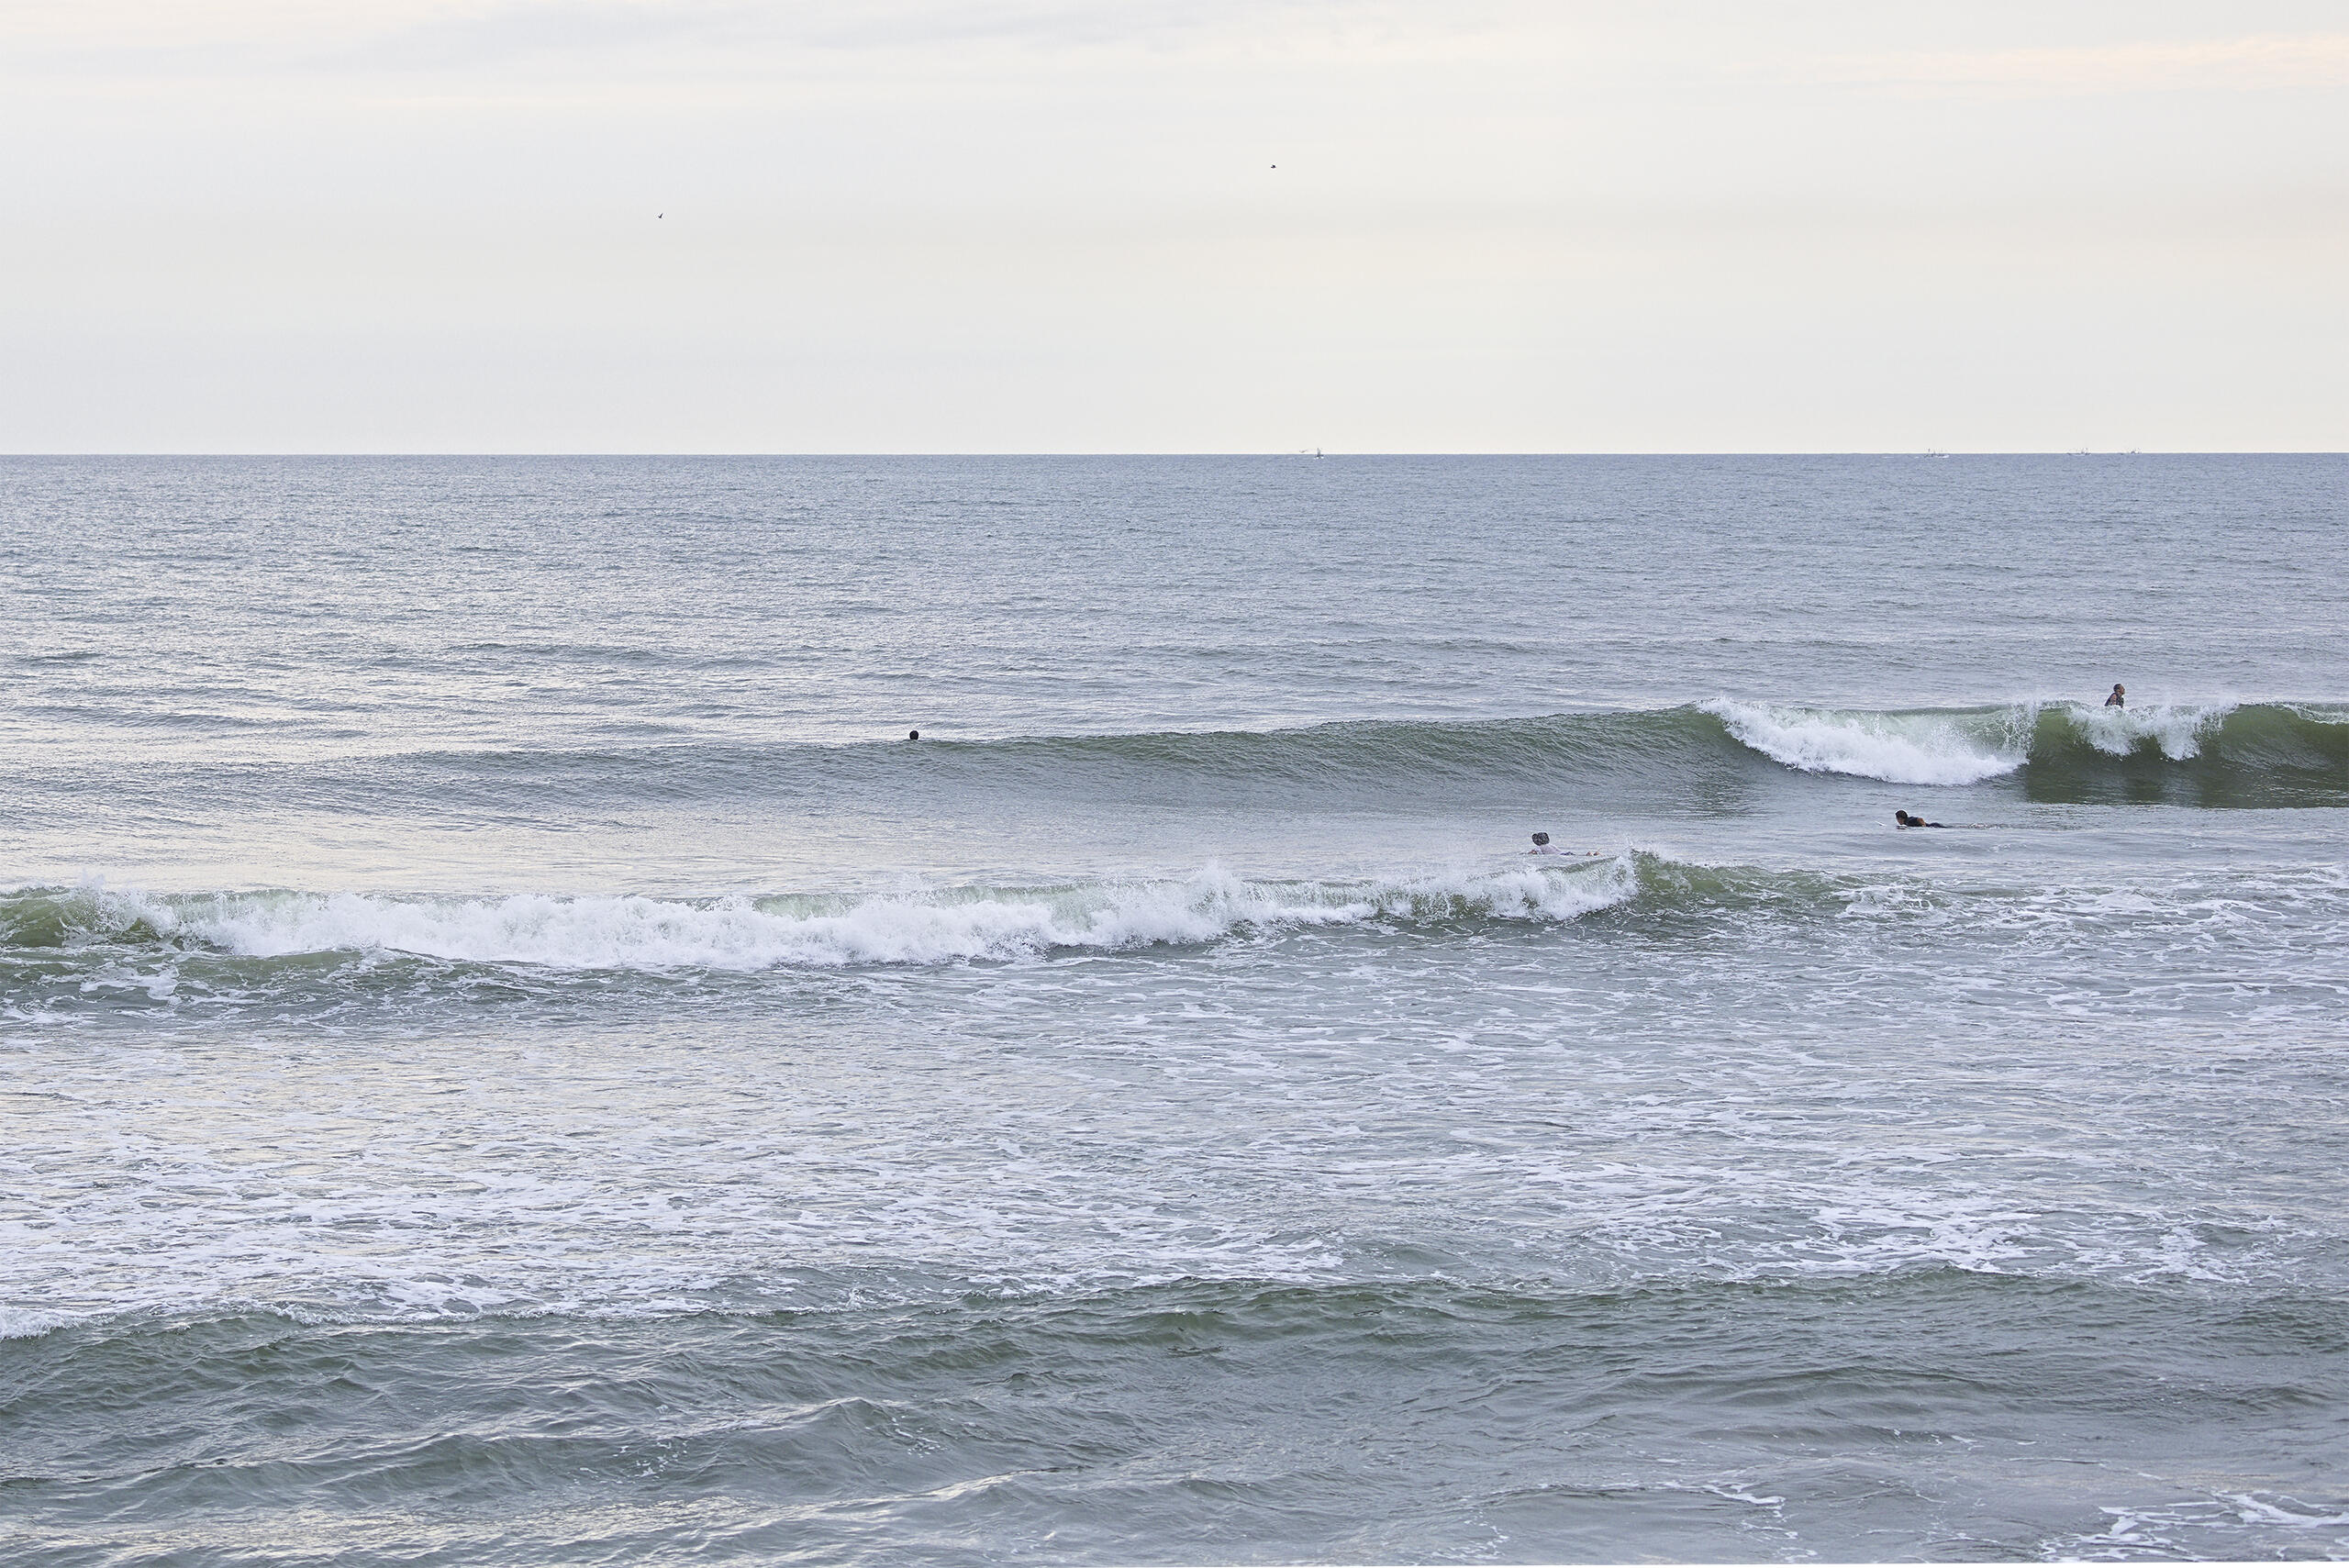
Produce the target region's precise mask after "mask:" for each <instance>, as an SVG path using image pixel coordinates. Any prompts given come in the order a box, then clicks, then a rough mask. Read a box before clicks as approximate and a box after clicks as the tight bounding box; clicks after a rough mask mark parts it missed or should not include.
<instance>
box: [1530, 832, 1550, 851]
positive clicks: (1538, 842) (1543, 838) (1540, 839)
mask: <svg viewBox="0 0 2349 1568" xmlns="http://www.w3.org/2000/svg"><path fill="white" fill-rule="evenodd" d="M1549 842H1550V835H1549V834H1547V833H1536V834H1534V835H1533V847H1534V848H1535V849H1537V850H1539V849H1542V848H1543V847H1544V846H1546V845H1547V844H1548V843H1549Z"/></svg>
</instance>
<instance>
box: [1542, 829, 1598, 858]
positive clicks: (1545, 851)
mask: <svg viewBox="0 0 2349 1568" xmlns="http://www.w3.org/2000/svg"><path fill="white" fill-rule="evenodd" d="M1525 852H1526V853H1527V854H1529V855H1571V854H1573V853H1574V852H1575V851H1572V850H1562V849H1560V848H1559V847H1558V846H1557V845H1555V844H1553V843H1552V842H1550V835H1549V834H1547V833H1536V834H1534V835H1533V847H1532V848H1531V849H1530V850H1528V851H1525ZM1582 852H1583V853H1584V854H1586V855H1595V854H1597V853H1598V851H1597V850H1585V851H1582Z"/></svg>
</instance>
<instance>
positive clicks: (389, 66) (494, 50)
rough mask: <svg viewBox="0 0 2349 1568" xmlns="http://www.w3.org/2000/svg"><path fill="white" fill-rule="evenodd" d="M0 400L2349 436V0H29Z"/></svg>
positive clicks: (360, 436) (1401, 444)
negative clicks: (1647, 1) (1669, 0)
mask: <svg viewBox="0 0 2349 1568" xmlns="http://www.w3.org/2000/svg"><path fill="white" fill-rule="evenodd" d="M0 137H4V138H5V142H0V145H5V146H6V148H7V149H8V154H7V156H6V159H4V160H0V213H5V217H0V238H5V244H0V450H16V451H58V450H65V451H125V450H130V451H139V450H148V451H320V450H324V451H332V450H343V451H415V450H423V451H1264V450H1292V449H1297V448H1303V447H1311V446H1320V447H1324V448H1326V449H1329V450H1332V451H1363V450H1390V451H1392V450H1404V451H1494V450H1500V451H1653V450H1677V451H1688V450H1739V451H1751V450H1922V449H1926V448H1942V449H1947V450H2070V449H2074V448H2079V447H2090V448H2095V449H2098V450H2109V449H2114V448H2121V449H2126V448H2142V449H2144V450H2165V449H2167V450H2176V449H2188V450H2213V449H2243V450H2278V449H2280V450H2310V449H2318V450H2340V449H2342V448H2343V447H2349V7H2344V6H2343V4H2342V3H2341V0H2326V3H2323V4H2290V3H2267V0H2233V3H2231V4H2225V5H2217V4H2191V5H2188V4H2170V3H2164V0H2132V3H2130V4H2091V3H2079V4H2064V3H2062V0H2035V3H2032V4H2001V3H1984V0H1970V3H1967V4H1962V5H1937V6H1927V5H1921V4H1919V5H1886V4H1884V3H1882V0H1867V3H1864V4H1862V3H1854V4H1785V5H1765V4H1752V3H1733V4H1732V3H1723V4H1651V5H1634V4H1591V5H1584V4H1575V3H1573V0H1554V3H1551V4H1519V3H1515V0H1447V3H1444V4H1417V3H1413V4H1401V3H1389V0H1290V3H1282V0H1250V3H1247V4H1240V3H1236V0H1233V3H1228V0H1181V3H1176V0H1095V3H1089V4H1083V3H1077V0H965V3H963V4H945V3H940V0H859V3H855V4H850V3H845V0H807V3H799V4H775V3H766V4H754V3H748V0H742V3H737V0H674V3H654V0H339V3H331V0H303V3H298V4H297V3H295V0H214V3H203V0H70V3H60V0H8V3H7V4H6V6H0Z"/></svg>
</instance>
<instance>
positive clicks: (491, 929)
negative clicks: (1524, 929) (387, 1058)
mask: <svg viewBox="0 0 2349 1568" xmlns="http://www.w3.org/2000/svg"><path fill="white" fill-rule="evenodd" d="M1638 886H1639V877H1638V872H1637V868H1636V865H1635V863H1634V862H1633V860H1632V859H1631V857H1628V856H1625V857H1619V858H1617V859H1614V860H1610V861H1590V862H1583V863H1581V864H1577V865H1573V866H1539V867H1534V866H1529V867H1526V868H1523V869H1521V870H1512V871H1507V872H1501V873H1487V874H1454V875H1449V876H1430V877H1423V878H1417V879H1408V880H1398V881H1392V882H1364V883H1272V882H1251V881H1246V880H1243V879H1241V878H1239V877H1236V876H1232V875H1230V873H1226V872H1223V871H1220V870H1217V869H1212V868H1211V869H1209V870H1207V871H1204V872H1201V873H1198V874H1197V875H1195V876H1192V877H1189V878H1186V879H1184V880H1181V881H1163V882H1141V883H1127V884H1090V885H1073V886H1061V887H1036V888H985V887H979V888H957V889H948V890H942V891H925V892H919V893H910V894H903V895H886V896H875V897H867V898H844V897H833V898H825V897H812V896H798V897H770V898H750V897H742V896H730V897H725V898H717V899H708V900H686V899H663V898H652V897H646V896H641V895H579V896H556V895H542V894H518V895H510V896H507V897H495V898H450V897H395V896H385V895H370V894H357V893H343V894H317V893H288V892H271V893H215V894H196V895H176V896H169V895H150V894H143V893H134V892H120V891H113V890H105V889H95V890H94V889H84V890H79V891H77V892H74V893H70V894H46V895H17V897H15V898H12V899H10V900H9V901H8V902H9V904H10V905H12V906H14V907H12V908H10V909H9V910H8V911H7V914H8V917H9V918H8V919H7V929H8V933H9V938H10V945H12V946H17V947H26V946H61V945H69V944H71V943H72V942H75V941H79V940H94V939H95V940H113V941H131V942H142V941H161V942H164V943H168V944H170V945H173V946H175V947H180V948H183V949H185V948H197V949H203V950H209V951H215V952H219V953H226V954H232V955H235V956H239V957H246V958H285V957H290V956H295V955H299V954H307V953H331V952H378V951H380V952H392V953H402V954H408V955H413V956H417V957H424V958H436V959H445V960H451V961H454V962H478V963H510V964H528V965H534V966H541V967H546V968H554V969H571V970H597V969H634V970H683V969H706V970H737V971H743V970H763V969H776V968H800V967H806V968H841V967H847V966H852V965H863V964H911V965H921V964H939V963H950V962H958V961H969V960H980V961H997V962H1002V961H1010V960H1016V959H1022V958H1033V957H1038V956H1041V955H1044V954H1047V953H1052V952H1058V951H1100V952H1117V951H1128V950H1131V949H1137V948H1146V947H1153V946H1159V945H1197V944H1200V943H1205V942H1211V941H1215V940H1220V939H1222V938H1225V937H1228V936H1231V935H1234V934H1239V933H1244V932H1249V931H1278V930H1282V929H1300V928H1308V927H1315V926H1330V925H1366V924H1372V923H1375V922H1381V921H1388V922H1410V923H1427V922H1435V921H1443V920H1461V919H1504V920H1527V921H1557V920H1568V919H1573V918H1575V917H1578V916H1581V915H1586V914H1589V913H1591V912H1592V911H1594V910H1598V909H1604V908H1608V907H1609V906H1613V905H1616V904H1620V903H1621V902H1623V901H1624V900H1626V899H1628V898H1630V897H1631V896H1632V895H1634V894H1635V893H1636V892H1637V891H1638Z"/></svg>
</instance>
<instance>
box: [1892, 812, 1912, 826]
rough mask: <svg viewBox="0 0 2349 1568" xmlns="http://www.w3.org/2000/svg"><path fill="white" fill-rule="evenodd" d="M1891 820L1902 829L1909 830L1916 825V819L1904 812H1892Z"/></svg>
mask: <svg viewBox="0 0 2349 1568" xmlns="http://www.w3.org/2000/svg"><path fill="white" fill-rule="evenodd" d="M1892 819H1893V820H1894V821H1895V822H1898V823H1899V824H1900V825H1901V826H1902V827H1903V828H1910V827H1914V826H1915V825H1916V823H1917V818H1916V817H1911V816H1909V814H1908V813H1907V812H1905V811H1896V812H1894V813H1893V814H1892Z"/></svg>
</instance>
